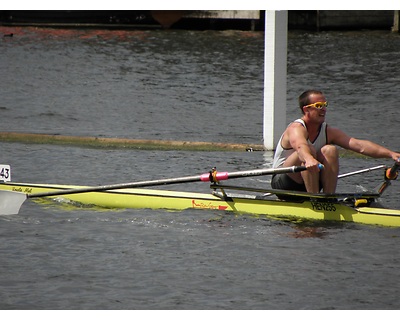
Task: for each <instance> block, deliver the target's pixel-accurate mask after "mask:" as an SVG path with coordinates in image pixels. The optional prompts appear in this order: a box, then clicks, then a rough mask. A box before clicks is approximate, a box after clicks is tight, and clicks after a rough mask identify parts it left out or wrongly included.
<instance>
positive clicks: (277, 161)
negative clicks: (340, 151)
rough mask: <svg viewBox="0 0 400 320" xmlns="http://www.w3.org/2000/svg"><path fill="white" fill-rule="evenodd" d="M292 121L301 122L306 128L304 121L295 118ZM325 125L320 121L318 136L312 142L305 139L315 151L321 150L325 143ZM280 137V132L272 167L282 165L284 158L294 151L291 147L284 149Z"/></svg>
mask: <svg viewBox="0 0 400 320" xmlns="http://www.w3.org/2000/svg"><path fill="white" fill-rule="evenodd" d="M293 122H298V123H301V124H302V125H303V126H304V128H307V127H306V124H305V123H304V121H303V120H302V119H297V120H295V121H293ZM289 125H290V124H289ZM326 126H327V124H326V122H324V123H322V125H321V128H320V130H319V133H318V136H317V138H316V139H315V140H314V142H311V141H310V140H307V141H308V143H309V144H311V145H313V146H314V148H315V150H316V151H317V152H318V151H319V150H321V148H322V147H323V146H325V145H326V144H327V140H326ZM282 137H283V134H282V136H281V138H280V139H279V142H278V145H277V146H276V150H275V155H274V162H273V164H272V167H273V168H279V167H280V166H282V165H283V163H284V162H285V161H286V159H287V158H288V157H289V156H290V155H291V154H292V153H293V152H295V151H294V149H293V148H290V149H284V148H283V147H282Z"/></svg>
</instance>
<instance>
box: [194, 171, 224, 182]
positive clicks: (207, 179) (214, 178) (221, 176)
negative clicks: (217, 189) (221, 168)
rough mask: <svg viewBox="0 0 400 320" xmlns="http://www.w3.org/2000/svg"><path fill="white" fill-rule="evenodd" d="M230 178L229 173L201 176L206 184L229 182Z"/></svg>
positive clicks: (213, 173)
mask: <svg viewBox="0 0 400 320" xmlns="http://www.w3.org/2000/svg"><path fill="white" fill-rule="evenodd" d="M210 176H211V177H210ZM228 176H229V173H228V172H212V173H203V174H202V175H201V176H200V180H201V181H204V182H210V181H211V182H217V181H220V180H228ZM210 178H211V179H210Z"/></svg>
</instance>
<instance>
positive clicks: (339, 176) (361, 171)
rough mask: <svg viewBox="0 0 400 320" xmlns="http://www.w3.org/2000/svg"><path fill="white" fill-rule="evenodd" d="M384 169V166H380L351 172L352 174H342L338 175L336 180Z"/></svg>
mask: <svg viewBox="0 0 400 320" xmlns="http://www.w3.org/2000/svg"><path fill="white" fill-rule="evenodd" d="M383 168H386V165H384V164H382V165H380V166H376V167H372V168H367V169H362V170H358V171H353V172H349V173H343V174H340V175H338V178H339V179H340V178H345V177H349V176H353V175H355V174H360V173H365V172H370V171H373V170H379V169H383Z"/></svg>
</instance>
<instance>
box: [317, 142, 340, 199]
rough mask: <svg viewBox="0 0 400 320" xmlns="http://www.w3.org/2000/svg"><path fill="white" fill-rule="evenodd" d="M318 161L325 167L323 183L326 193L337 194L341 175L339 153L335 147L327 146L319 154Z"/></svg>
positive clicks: (322, 173)
mask: <svg viewBox="0 0 400 320" xmlns="http://www.w3.org/2000/svg"><path fill="white" fill-rule="evenodd" d="M317 159H318V161H319V162H321V163H322V164H323V165H324V169H322V170H321V172H320V175H321V182H322V186H323V189H324V193H335V192H336V185H337V177H338V173H339V152H338V150H337V148H336V147H335V146H334V145H326V146H324V147H322V149H321V151H320V152H318V155H317Z"/></svg>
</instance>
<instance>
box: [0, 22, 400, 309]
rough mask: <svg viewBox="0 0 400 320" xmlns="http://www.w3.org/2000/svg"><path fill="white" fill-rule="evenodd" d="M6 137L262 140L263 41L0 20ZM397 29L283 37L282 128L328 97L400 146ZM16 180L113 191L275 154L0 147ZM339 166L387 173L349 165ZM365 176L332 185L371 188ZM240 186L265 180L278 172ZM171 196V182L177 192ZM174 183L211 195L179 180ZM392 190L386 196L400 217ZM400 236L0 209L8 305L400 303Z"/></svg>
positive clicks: (3, 304)
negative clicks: (305, 98)
mask: <svg viewBox="0 0 400 320" xmlns="http://www.w3.org/2000/svg"><path fill="white" fill-rule="evenodd" d="M9 33H13V34H14V35H13V37H2V38H1V39H0V55H1V59H0V70H1V75H2V79H3V81H2V85H1V86H0V96H1V101H0V115H1V119H2V121H1V127H0V131H15V132H34V133H47V134H61V135H81V136H87V135H88V136H98V137H124V138H132V139H165V140H188V141H213V142H214V141H215V142H234V143H254V144H262V136H263V134H262V130H263V128H262V119H263V116H262V104H263V59H264V55H263V48H264V36H263V33H261V32H240V31H204V32H200V31H182V30H179V31H176V30H150V31H147V30H130V31H126V30H119V31H117V30H114V31H108V30H70V29H68V30H66V29H40V28H4V27H3V28H0V35H1V36H2V35H3V34H9ZM399 58H400V37H399V35H398V34H391V33H389V32H385V31H379V32H377V31H364V32H321V33H308V32H295V31H291V32H289V36H288V77H287V80H288V98H287V103H288V122H289V121H290V120H291V119H293V118H294V117H297V116H298V108H297V103H296V101H297V96H298V95H299V94H300V93H301V92H302V91H304V90H306V89H309V88H317V89H321V90H323V91H324V92H325V93H326V95H327V97H328V100H329V101H330V107H329V114H328V119H329V122H330V123H331V125H334V126H338V127H340V128H342V129H343V130H345V131H347V132H348V133H349V134H350V135H354V136H357V137H359V138H365V139H370V140H373V141H375V142H378V143H380V144H384V145H385V146H387V147H390V148H392V149H395V150H400V140H399V139H398V127H399V126H398V119H399V116H398V111H399V108H398V83H399V80H400V75H399V72H398V71H399V69H398V61H399ZM0 147H1V155H0V159H1V160H0V162H1V163H4V164H10V165H11V166H12V174H13V175H12V178H13V180H14V181H23V182H45V183H64V184H69V183H70V184H87V185H103V184H112V183H123V182H129V181H141V180H150V179H160V178H171V177H176V176H186V175H190V176H191V175H195V174H201V173H203V172H207V171H208V170H209V169H210V168H211V167H214V166H216V167H217V168H218V169H219V170H221V171H225V170H226V171H238V170H249V169H254V168H260V167H269V166H270V164H271V160H272V153H271V152H247V153H246V152H189V151H154V150H153V151H140V150H121V149H117V150H114V149H113V150H104V149H87V148H79V147H61V146H55V145H34V144H23V143H4V142H0ZM341 164H342V167H341V172H342V173H344V172H351V171H355V170H359V169H364V168H368V167H373V166H376V165H379V164H388V165H390V164H391V162H390V161H388V160H379V159H366V158H359V157H354V156H344V157H343V158H342V159H341ZM380 180H381V176H380V173H379V174H378V173H376V172H372V173H368V174H363V175H357V176H353V177H348V178H345V179H341V180H340V181H339V191H345V190H346V191H350V190H354V189H357V190H362V189H369V190H370V189H373V188H374V187H375V186H376V185H377V184H378V183H379V182H380ZM242 183H245V184H248V185H249V184H250V185H255V186H264V187H269V178H268V177H263V178H251V179H249V180H248V181H245V182H242ZM169 189H172V188H171V187H169ZM173 189H176V190H188V189H190V190H194V191H195V190H197V191H200V192H209V189H208V186H206V185H201V184H193V185H192V184H185V185H180V186H179V185H177V186H174V187H173ZM399 192H400V184H399V183H398V182H397V181H395V182H394V183H393V185H392V186H391V187H390V188H389V189H388V191H387V192H386V193H385V194H384V196H383V198H382V201H383V203H384V204H385V205H387V206H388V207H391V208H400V200H399V199H400V198H399ZM399 237H400V229H398V228H383V227H377V226H365V225H356V224H351V223H347V224H346V223H315V222H303V223H295V222H293V221H277V220H272V219H268V218H254V217H249V216H244V215H243V216H234V215H229V214H221V213H218V212H214V211H201V212H200V211H196V210H187V211H184V212H170V211H163V210H102V211H99V210H93V209H87V208H86V209H85V208H76V207H73V208H70V207H65V206H61V205H59V204H57V203H55V204H46V205H44V204H38V203H35V202H32V201H27V202H25V203H24V204H23V206H22V208H21V211H20V214H18V215H16V216H0V239H1V241H0V252H1V258H0V259H1V260H0V286H1V288H2V289H1V291H0V309H3V310H4V309H40V310H43V309H45V310H49V309H51V310H59V309H78V310H82V309H92V310H93V309H117V310H119V309H141V310H160V309H196V310H197V309H213V310H215V309H217V310H219V309H253V310H272V309H279V310H280V309H289V310H297V309H306V310H313V309H323V310H326V309H328V310H329V309H345V310H349V309H356V310H361V309H389V310H396V309H399V307H400V302H399V300H398V297H399V294H400V283H399V281H398V278H399V275H400V272H399V264H400V254H399V251H398V246H399Z"/></svg>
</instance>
